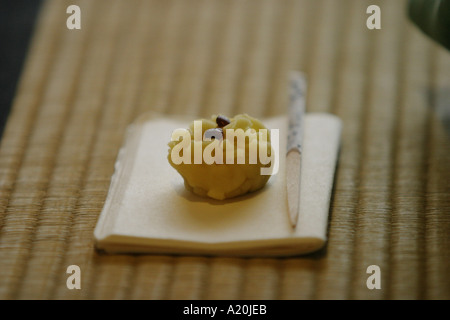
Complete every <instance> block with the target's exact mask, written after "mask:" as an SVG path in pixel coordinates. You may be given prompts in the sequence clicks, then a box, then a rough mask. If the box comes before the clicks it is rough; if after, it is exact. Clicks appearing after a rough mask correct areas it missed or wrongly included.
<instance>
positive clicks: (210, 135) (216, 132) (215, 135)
mask: <svg viewBox="0 0 450 320" xmlns="http://www.w3.org/2000/svg"><path fill="white" fill-rule="evenodd" d="M222 137H223V129H222V128H214V129H208V130H206V131H205V138H207V139H219V140H221V139H222Z"/></svg>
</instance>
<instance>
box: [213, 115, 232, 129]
mask: <svg viewBox="0 0 450 320" xmlns="http://www.w3.org/2000/svg"><path fill="white" fill-rule="evenodd" d="M230 122H231V121H230V119H228V118H227V117H225V116H221V115H218V116H217V118H216V123H217V125H218V126H219V128H223V127H225V126H226V125H227V124H229V123H230Z"/></svg>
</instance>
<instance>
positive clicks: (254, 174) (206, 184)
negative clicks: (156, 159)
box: [168, 114, 271, 200]
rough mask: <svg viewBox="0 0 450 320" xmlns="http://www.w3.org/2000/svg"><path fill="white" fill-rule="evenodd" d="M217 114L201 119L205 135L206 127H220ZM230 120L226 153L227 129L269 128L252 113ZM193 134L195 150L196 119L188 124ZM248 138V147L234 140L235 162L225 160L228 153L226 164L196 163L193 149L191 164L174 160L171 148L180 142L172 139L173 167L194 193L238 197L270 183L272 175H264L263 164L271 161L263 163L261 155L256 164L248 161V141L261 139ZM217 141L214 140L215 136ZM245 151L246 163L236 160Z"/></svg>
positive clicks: (268, 148)
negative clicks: (175, 162)
mask: <svg viewBox="0 0 450 320" xmlns="http://www.w3.org/2000/svg"><path fill="white" fill-rule="evenodd" d="M216 118H217V115H213V116H212V117H211V119H201V121H202V137H203V135H204V133H205V131H206V130H208V129H213V128H218V125H217V124H216ZM229 120H230V123H229V124H228V125H226V126H224V127H223V131H224V138H223V139H224V141H223V142H224V144H223V148H222V150H223V153H224V154H225V149H226V147H225V146H226V143H230V142H231V141H230V140H229V139H227V137H226V129H242V130H244V131H246V130H247V129H254V130H255V131H256V132H258V131H259V130H260V129H267V128H266V127H265V126H264V125H263V124H262V123H261V122H260V121H259V120H257V119H255V118H253V117H250V116H249V115H247V114H239V115H236V116H235V117H233V118H230V119H229ZM189 131H190V134H191V150H194V122H193V123H192V124H191V126H190V128H189ZM249 140H251V139H246V143H245V150H242V149H239V148H238V146H237V143H236V141H234V146H235V151H234V157H235V161H234V164H227V163H225V162H226V160H225V157H224V158H223V159H224V161H223V162H224V163H223V164H216V163H213V164H205V163H202V164H194V161H193V159H194V155H193V152H192V161H191V164H184V163H181V164H178V165H177V164H174V163H173V161H172V158H171V152H172V149H173V147H174V146H175V145H177V144H178V143H180V142H179V141H171V142H169V144H168V145H169V154H168V160H169V163H170V164H171V166H172V167H174V168H175V169H176V170H177V171H178V173H179V174H180V175H181V176H182V177H183V179H184V185H185V187H186V188H187V189H188V190H190V191H192V192H193V193H195V194H197V195H200V196H206V197H210V198H213V199H217V200H224V199H228V198H233V197H237V196H240V195H243V194H246V193H248V192H253V191H256V190H259V189H261V188H262V187H264V185H265V184H266V183H267V181H268V180H269V178H270V175H262V174H261V170H260V169H261V168H262V167H269V166H270V163H268V164H265V165H264V164H262V163H260V159H259V157H258V158H257V163H256V164H249V161H248V150H249V144H251V143H259V139H258V138H256V139H253V140H251V141H249ZM212 141H214V140H212ZM212 141H202V148H203V150H205V147H207V146H208V145H209V144H210V143H212ZM267 150H268V152H269V155H270V152H271V145H270V135H269V134H268V145H267ZM244 151H245V152H246V153H245V154H246V157H247V158H246V161H245V164H237V163H236V162H237V161H236V157H237V155H238V154H240V153H241V154H242V152H244Z"/></svg>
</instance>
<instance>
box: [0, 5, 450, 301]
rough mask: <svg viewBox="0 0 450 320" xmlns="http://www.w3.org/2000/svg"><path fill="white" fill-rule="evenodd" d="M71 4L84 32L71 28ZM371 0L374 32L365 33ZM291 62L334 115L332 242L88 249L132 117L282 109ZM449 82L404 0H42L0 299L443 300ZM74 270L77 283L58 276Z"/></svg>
mask: <svg viewBox="0 0 450 320" xmlns="http://www.w3.org/2000/svg"><path fill="white" fill-rule="evenodd" d="M71 4H76V5H78V6H80V8H81V18H82V19H81V27H82V28H81V30H68V29H67V28H66V19H67V17H68V14H66V8H67V7H68V6H69V5H71ZM371 4H376V5H379V6H380V8H381V23H382V29H381V30H369V29H367V27H366V20H367V18H368V14H366V9H367V7H368V6H369V5H371ZM292 69H294V70H302V71H304V72H305V73H306V74H307V75H308V79H309V90H308V99H307V110H308V111H319V112H321V111H324V112H331V113H334V114H337V115H338V116H339V117H341V119H342V120H343V124H344V127H343V135H342V148H341V154H340V160H339V163H338V167H337V175H336V181H335V190H334V194H333V198H332V206H331V211H330V219H329V241H328V243H327V246H326V248H324V249H323V250H320V251H319V252H316V253H314V254H310V255H306V256H299V257H292V258H283V259H277V258H270V259H269V258H267V259H266V258H251V259H249V258H221V257H199V256H197V257H195V256H154V255H106V254H103V253H100V252H97V251H96V250H95V248H94V240H93V229H94V227H95V225H96V222H97V218H98V216H99V213H100V211H101V209H102V207H103V203H104V201H105V198H106V195H107V192H108V188H109V183H110V179H111V175H112V174H113V172H114V162H115V159H116V156H117V152H118V150H119V148H120V146H121V145H122V142H123V138H124V132H125V130H126V127H127V125H129V124H130V123H131V122H132V121H133V120H134V119H135V118H136V117H137V116H138V115H140V114H142V113H143V112H146V111H149V110H153V111H157V112H162V113H165V114H184V115H192V116H193V117H199V116H209V115H211V114H213V113H218V112H220V113H223V114H227V115H233V114H236V113H242V112H246V113H249V114H251V115H253V116H256V117H261V116H272V115H278V114H282V113H284V112H285V111H286V104H287V96H286V90H287V82H286V79H287V78H286V77H287V74H288V71H289V70H292ZM449 92H450V53H449V52H448V51H445V50H444V49H442V48H441V47H439V46H438V45H436V44H434V43H433V42H432V41H431V40H429V39H428V38H426V37H425V36H424V35H423V34H422V33H421V32H420V31H418V30H417V29H416V28H415V27H414V26H413V25H412V24H411V23H410V22H409V21H408V18H407V14H406V2H405V1H401V0H396V1H392V0H391V1H388V0H385V1H382V0H370V1H366V0H340V1H336V0H322V1H315V0H299V1H297V0H292V1H290V0H282V1H276V0H245V1H243V0H224V1H211V0H169V1H162V0H142V1H139V0H130V1H117V0H114V1H106V0H96V1H82V0H70V1H66V0H49V1H47V2H45V4H44V5H43V7H42V9H41V12H40V16H39V20H38V23H37V26H36V30H35V33H34V36H33V40H32V44H31V48H30V51H29V53H28V56H27V60H26V64H25V68H24V70H23V73H22V76H21V80H20V83H19V86H18V90H17V93H16V96H15V100H14V103H13V108H12V112H11V114H10V116H9V120H8V123H7V126H6V128H5V132H4V136H3V138H2V141H1V148H0V183H1V185H0V298H1V299H450V277H449V270H450V136H449V133H448V121H447V127H446V126H445V122H443V121H441V118H440V117H439V114H442V112H438V111H439V110H440V111H442V110H443V109H445V108H446V107H448V105H450V100H449V99H450V94H449ZM444 100H446V102H445V101H444ZM447 111H448V109H447ZM74 264H75V265H78V266H80V268H81V290H69V289H68V288H67V287H66V280H67V277H68V274H67V273H66V268H67V267H68V266H69V265H74ZM370 265H378V266H379V267H380V270H381V289H379V290H369V289H368V288H367V286H366V280H367V278H368V276H369V275H368V274H367V273H366V269H367V267H368V266H370Z"/></svg>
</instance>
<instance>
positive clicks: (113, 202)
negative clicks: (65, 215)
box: [94, 113, 341, 256]
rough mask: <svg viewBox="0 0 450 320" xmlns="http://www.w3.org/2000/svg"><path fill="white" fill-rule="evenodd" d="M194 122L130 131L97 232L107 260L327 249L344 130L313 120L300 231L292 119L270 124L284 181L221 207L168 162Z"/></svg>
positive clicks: (150, 121) (145, 121) (159, 121)
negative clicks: (290, 202) (293, 218)
mask: <svg viewBox="0 0 450 320" xmlns="http://www.w3.org/2000/svg"><path fill="white" fill-rule="evenodd" d="M189 122H190V120H189V119H175V118H170V117H162V116H155V115H150V114H148V115H145V116H143V117H141V118H140V119H139V120H138V121H136V122H135V123H134V124H132V125H131V126H130V128H129V129H128V134H127V138H126V141H125V144H124V146H123V147H122V149H121V150H120V152H119V155H118V159H117V161H116V165H115V173H114V175H113V177H112V179H111V185H110V189H109V193H108V196H107V199H106V201H105V205H104V207H103V210H102V212H101V214H100V217H99V220H98V223H97V226H96V228H95V231H94V235H95V239H96V246H97V248H99V249H103V250H105V251H107V252H117V253H119V252H120V253H126V252H129V253H158V254H161V253H165V254H202V255H227V256H289V255H297V254H304V253H309V252H312V251H315V250H318V249H320V248H321V247H323V245H324V244H325V242H326V235H327V225H328V215H329V208H330V199H331V193H332V188H333V179H334V173H335V167H336V161H337V157H338V150H339V139H340V132H341V122H340V120H339V118H337V117H336V116H334V115H331V114H325V113H317V114H313V113H310V114H306V116H305V133H304V145H303V162H302V174H301V191H300V192H301V193H300V214H299V218H298V222H297V227H296V228H295V229H293V228H292V227H291V224H290V222H289V216H288V207H287V195H286V168H285V158H286V157H285V155H286V136H287V132H286V131H287V117H283V116H282V117H274V118H268V119H264V120H263V123H264V124H265V125H266V126H267V127H268V128H269V129H279V130H280V131H279V138H280V157H279V161H280V162H279V170H278V173H277V174H276V175H274V176H272V177H271V178H270V180H269V182H268V183H267V185H266V186H265V187H264V188H263V189H261V190H260V191H257V192H254V193H249V194H247V195H245V196H241V197H237V198H234V199H229V200H224V201H219V200H213V199H208V198H203V197H200V196H197V195H195V194H193V193H191V192H189V191H188V190H186V189H185V187H184V184H183V179H182V177H181V176H180V175H179V174H178V173H177V172H176V170H174V169H173V168H172V167H171V166H170V165H169V162H168V160H167V155H168V146H167V143H168V141H169V140H170V137H171V134H172V132H173V130H175V129H178V128H184V127H187V125H188V123H189Z"/></svg>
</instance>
